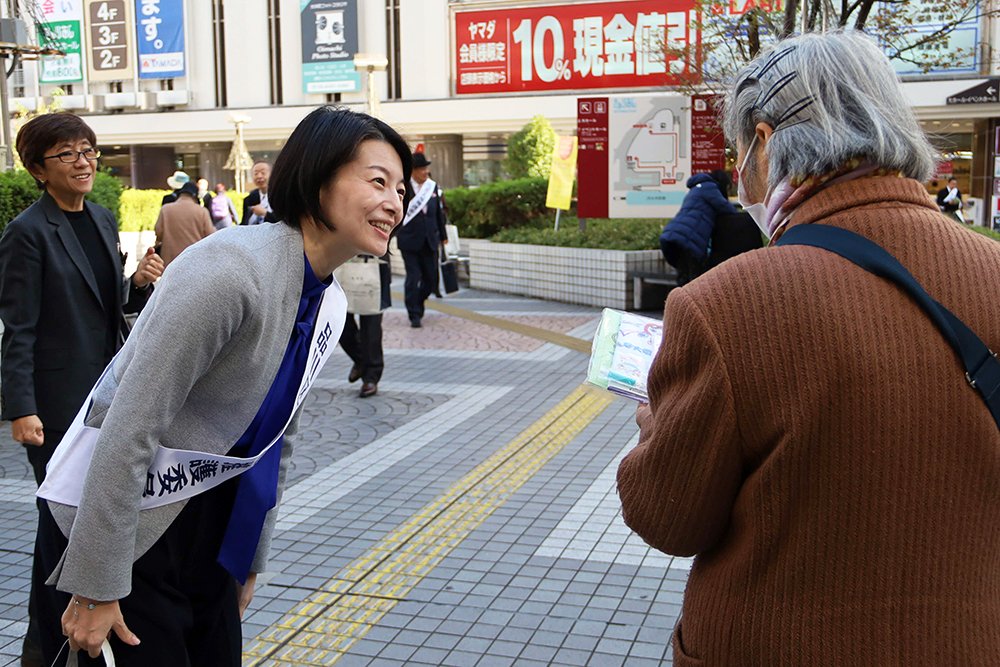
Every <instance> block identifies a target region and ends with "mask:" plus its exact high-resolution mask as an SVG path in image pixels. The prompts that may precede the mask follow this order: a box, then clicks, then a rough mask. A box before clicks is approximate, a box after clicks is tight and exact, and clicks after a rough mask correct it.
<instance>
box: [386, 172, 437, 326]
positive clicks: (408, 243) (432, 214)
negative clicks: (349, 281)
mask: <svg viewBox="0 0 1000 667" xmlns="http://www.w3.org/2000/svg"><path fill="white" fill-rule="evenodd" d="M430 164H431V162H430V160H428V159H427V157H426V156H425V155H424V154H423V153H414V154H413V177H412V179H411V185H412V187H413V192H414V195H413V200H412V201H411V202H410V206H409V208H408V209H407V211H406V216H405V217H404V218H403V223H402V225H400V227H399V232H398V233H397V236H396V239H397V243H398V246H399V252H400V254H401V255H402V256H403V264H404V265H405V266H406V282H405V283H404V284H403V292H404V296H405V297H406V298H405V301H406V312H407V314H408V315H409V316H410V326H411V327H414V328H419V327H420V326H421V323H420V320H421V319H422V318H423V316H424V301H426V300H427V297H429V296H430V295H431V294H433V293H434V292H436V291H437V284H438V262H439V261H440V260H439V254H438V253H439V252H440V247H441V246H442V245H444V244H446V243H448V232H447V231H446V230H445V224H446V222H447V220H446V219H445V215H444V208H443V206H442V203H441V189H440V188H438V186H437V183H435V182H434V181H432V180H431V178H430Z"/></svg>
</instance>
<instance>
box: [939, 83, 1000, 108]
mask: <svg viewBox="0 0 1000 667" xmlns="http://www.w3.org/2000/svg"><path fill="white" fill-rule="evenodd" d="M991 102H1000V79H988V80H986V81H984V82H983V83H981V84H979V85H978V86H973V87H972V88H969V89H968V90H963V91H962V92H960V93H958V94H957V95H952V96H951V97H949V98H948V99H947V100H945V103H946V104H989V103H991Z"/></svg>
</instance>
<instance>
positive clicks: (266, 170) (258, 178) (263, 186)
mask: <svg viewBox="0 0 1000 667" xmlns="http://www.w3.org/2000/svg"><path fill="white" fill-rule="evenodd" d="M250 174H251V176H252V177H253V183H254V185H256V186H257V187H258V188H260V191H261V192H263V193H265V194H266V193H267V181H268V179H269V178H271V165H269V164H268V163H266V162H258V163H257V164H255V165H254V166H253V170H252V171H251V172H250Z"/></svg>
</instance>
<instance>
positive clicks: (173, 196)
mask: <svg viewBox="0 0 1000 667" xmlns="http://www.w3.org/2000/svg"><path fill="white" fill-rule="evenodd" d="M190 182H191V177H190V176H188V175H187V174H185V173H184V172H183V171H175V172H174V175H173V176H171V177H170V178H168V179H167V185H169V186H170V189H171V190H173V192H171V193H169V194H166V195H163V201H162V202H160V206H166V205H167V204H172V203H173V202H175V201H177V193H178V192H180V189H181V186H182V185H184V184H185V183H190Z"/></svg>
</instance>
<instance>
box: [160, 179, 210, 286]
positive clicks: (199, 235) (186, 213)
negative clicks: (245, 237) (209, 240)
mask: <svg viewBox="0 0 1000 667" xmlns="http://www.w3.org/2000/svg"><path fill="white" fill-rule="evenodd" d="M155 231H156V245H157V246H159V247H160V257H162V258H163V265H164V266H167V265H169V264H170V262H172V261H173V260H174V258H175V257H177V255H179V254H181V251H182V250H184V248H187V247H188V246H189V245H191V244H192V243H196V242H197V241H200V240H202V239H203V238H205V237H206V236H208V235H209V234H211V233H212V232H214V231H215V226H214V225H212V216H211V215H209V213H208V209H206V208H205V207H204V206H202V205H201V202H199V201H198V186H197V185H195V184H194V183H185V184H184V185H182V186H181V187H180V189H179V190H178V191H177V201H175V202H172V203H169V204H167V205H166V206H164V207H163V208H161V209H160V217H158V218H157V219H156V227H155Z"/></svg>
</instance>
